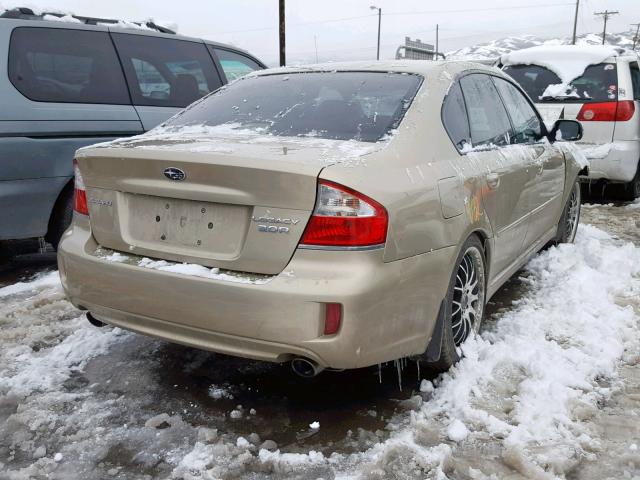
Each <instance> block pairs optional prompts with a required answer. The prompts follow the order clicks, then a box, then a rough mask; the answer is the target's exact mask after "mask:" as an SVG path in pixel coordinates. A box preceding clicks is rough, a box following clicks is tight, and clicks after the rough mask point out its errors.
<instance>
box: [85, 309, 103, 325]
mask: <svg viewBox="0 0 640 480" xmlns="http://www.w3.org/2000/svg"><path fill="white" fill-rule="evenodd" d="M86 316H87V320H89V323H90V324H91V325H93V326H94V327H98V328H102V327H104V326H105V325H106V323H104V322H101V321H100V320H98V319H97V318H96V317H94V316H93V315H91V312H87V313H86Z"/></svg>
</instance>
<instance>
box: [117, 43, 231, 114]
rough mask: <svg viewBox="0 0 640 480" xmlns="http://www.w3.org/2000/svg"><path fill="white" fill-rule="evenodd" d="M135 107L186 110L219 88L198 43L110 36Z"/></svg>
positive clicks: (216, 77)
mask: <svg viewBox="0 0 640 480" xmlns="http://www.w3.org/2000/svg"><path fill="white" fill-rule="evenodd" d="M112 36H113V39H114V42H115V44H116V48H117V49H118V52H119V53H120V58H121V59H122V65H123V67H124V71H125V74H126V76H127V82H128V83H129V87H130V89H131V96H132V98H133V103H134V104H135V105H149V106H158V107H186V106H187V105H189V104H190V103H192V102H194V101H196V100H197V99H199V98H200V97H202V96H204V95H206V94H207V93H209V92H211V91H213V90H215V89H217V88H218V87H220V85H221V84H222V83H221V81H220V77H219V76H218V73H217V72H216V70H215V67H214V65H213V60H212V59H211V56H210V55H209V52H207V48H206V47H205V46H204V44H202V43H197V42H190V41H186V40H173V39H169V38H158V37H151V36H144V35H132V34H125V33H114V34H112Z"/></svg>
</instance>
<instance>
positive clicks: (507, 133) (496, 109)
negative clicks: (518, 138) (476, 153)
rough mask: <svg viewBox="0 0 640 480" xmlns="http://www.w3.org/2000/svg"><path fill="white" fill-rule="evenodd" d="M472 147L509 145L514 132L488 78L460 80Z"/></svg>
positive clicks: (484, 76) (476, 77)
mask: <svg viewBox="0 0 640 480" xmlns="http://www.w3.org/2000/svg"><path fill="white" fill-rule="evenodd" d="M460 86H461V87H462V92H463V94H464V100H465V104H466V106H467V115H468V116H469V127H470V129H471V141H472V142H473V146H474V147H477V146H480V145H497V146H503V145H509V144H510V143H511V137H512V136H513V132H512V130H511V122H510V121H509V117H508V116H507V111H506V110H505V107H504V105H503V104H502V100H501V99H500V95H498V91H497V90H496V87H495V85H494V84H493V82H492V81H491V77H489V76H488V75H483V74H472V75H467V76H466V77H463V78H462V79H460Z"/></svg>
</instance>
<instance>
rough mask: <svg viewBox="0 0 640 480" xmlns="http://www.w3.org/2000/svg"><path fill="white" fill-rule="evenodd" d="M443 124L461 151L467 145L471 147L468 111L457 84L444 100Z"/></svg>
mask: <svg viewBox="0 0 640 480" xmlns="http://www.w3.org/2000/svg"><path fill="white" fill-rule="evenodd" d="M442 123H443V124H444V128H445V130H446V131H447V133H448V134H449V138H451V141H452V142H453V144H454V145H455V146H456V148H457V149H458V150H459V151H462V150H464V148H465V145H469V146H471V134H470V133H469V120H468V119H467V109H466V107H465V105H464V97H463V96H462V90H461V89H460V85H458V84H457V83H456V84H454V85H452V86H451V89H450V90H449V93H448V94H447V98H445V100H444V105H443V107H442Z"/></svg>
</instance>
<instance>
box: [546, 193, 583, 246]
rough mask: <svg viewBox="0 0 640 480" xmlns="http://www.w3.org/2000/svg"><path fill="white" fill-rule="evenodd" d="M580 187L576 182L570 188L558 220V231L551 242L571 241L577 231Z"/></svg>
mask: <svg viewBox="0 0 640 480" xmlns="http://www.w3.org/2000/svg"><path fill="white" fill-rule="evenodd" d="M581 200H582V198H581V189H580V183H579V182H576V183H574V184H573V187H572V188H571V193H569V198H568V199H567V203H566V204H565V206H564V210H562V216H561V217H560V222H558V233H556V238H555V239H554V240H553V243H555V244H556V245H557V244H559V243H573V241H574V240H575V238H576V232H577V231H578V223H580V207H581V204H580V202H581Z"/></svg>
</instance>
